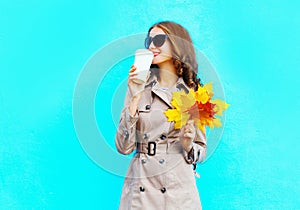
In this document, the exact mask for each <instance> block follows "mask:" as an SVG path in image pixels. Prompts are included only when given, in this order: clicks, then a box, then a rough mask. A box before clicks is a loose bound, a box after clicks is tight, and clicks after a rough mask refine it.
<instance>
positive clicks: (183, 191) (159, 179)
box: [115, 76, 206, 210]
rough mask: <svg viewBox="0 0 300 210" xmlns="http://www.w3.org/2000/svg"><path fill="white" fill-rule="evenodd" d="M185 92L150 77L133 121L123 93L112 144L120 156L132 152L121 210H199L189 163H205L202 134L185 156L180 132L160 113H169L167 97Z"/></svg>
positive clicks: (182, 85) (178, 85)
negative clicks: (176, 92)
mask: <svg viewBox="0 0 300 210" xmlns="http://www.w3.org/2000/svg"><path fill="white" fill-rule="evenodd" d="M188 90H189V88H188V87H187V86H186V84H185V83H184V81H183V79H182V78H179V79H178V81H177V83H176V84H175V85H174V86H173V87H171V88H169V89H167V90H166V89H162V88H161V87H160V85H159V83H158V82H157V78H156V77H155V76H152V77H151V78H150V79H149V80H148V82H147V83H146V85H145V90H144V92H143V94H142V97H141V100H140V103H139V106H138V111H137V113H136V114H135V116H131V115H130V114H129V110H128V104H129V100H130V98H131V96H130V94H129V92H127V94H126V98H125V103H124V108H123V110H122V113H121V118H120V122H119V126H118V131H117V134H116V140H115V143H116V147H117V150H118V151H119V152H120V153H121V154H130V153H132V152H133V151H134V150H135V151H136V153H135V155H134V157H133V159H132V161H131V163H130V167H129V170H128V172H127V175H126V178H125V182H124V186H123V190H122V196H121V201H120V206H119V209H120V210H141V209H142V210H160V209H161V210H175V209H180V210H181V209H182V210H186V209H189V210H199V209H202V207H201V203H200V197H199V194H198V190H197V187H196V182H195V177H194V172H193V167H192V166H193V165H191V163H195V162H202V161H203V160H204V158H205V155H206V138H205V134H203V133H202V132H201V131H200V130H197V132H196V137H195V139H194V142H193V151H191V152H190V153H189V154H187V152H185V151H184V149H183V148H182V146H181V143H180V141H179V132H180V130H179V129H177V130H175V129H174V122H168V121H167V118H166V116H165V114H164V113H163V112H164V111H166V110H167V109H169V108H172V105H171V103H170V102H171V99H172V92H174V91H185V92H188Z"/></svg>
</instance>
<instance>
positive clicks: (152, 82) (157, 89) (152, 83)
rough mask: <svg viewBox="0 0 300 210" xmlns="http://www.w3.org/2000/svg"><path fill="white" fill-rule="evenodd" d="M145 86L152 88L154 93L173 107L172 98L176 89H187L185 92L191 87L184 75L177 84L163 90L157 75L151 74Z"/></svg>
mask: <svg viewBox="0 0 300 210" xmlns="http://www.w3.org/2000/svg"><path fill="white" fill-rule="evenodd" d="M145 88H151V91H152V93H154V94H155V95H157V96H158V97H159V98H160V99H162V100H163V101H164V102H165V103H166V104H167V105H168V106H169V107H171V108H173V105H172V104H171V100H172V97H173V94H172V93H173V92H176V91H185V93H188V92H189V89H190V88H189V87H188V86H187V85H186V84H185V82H184V80H183V78H182V77H179V78H178V80H177V82H176V84H174V85H173V86H172V87H170V88H169V90H168V91H166V90H163V89H162V87H161V86H160V84H159V83H158V80H157V77H156V76H155V75H153V76H151V77H150V78H149V80H148V82H146V84H145Z"/></svg>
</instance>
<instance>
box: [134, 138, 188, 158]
mask: <svg viewBox="0 0 300 210" xmlns="http://www.w3.org/2000/svg"><path fill="white" fill-rule="evenodd" d="M136 151H137V152H138V153H145V154H148V155H150V156H153V155H155V154H183V147H182V145H181V143H180V142H172V143H169V144H168V143H165V144H158V143H156V142H154V141H149V142H137V144H136Z"/></svg>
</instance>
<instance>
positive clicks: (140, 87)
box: [128, 65, 145, 98]
mask: <svg viewBox="0 0 300 210" xmlns="http://www.w3.org/2000/svg"><path fill="white" fill-rule="evenodd" d="M135 71H136V67H135V66H134V65H132V66H131V68H130V70H129V75H128V89H129V91H130V95H131V97H134V98H139V97H140V96H141V93H142V92H143V91H144V87H145V83H143V84H138V83H136V82H134V79H135V78H136V76H137V75H138V74H137V73H136V72H135Z"/></svg>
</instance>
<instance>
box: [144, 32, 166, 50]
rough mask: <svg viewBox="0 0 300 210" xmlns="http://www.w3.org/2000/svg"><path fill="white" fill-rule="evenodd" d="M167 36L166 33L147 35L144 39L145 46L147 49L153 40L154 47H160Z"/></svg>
mask: <svg viewBox="0 0 300 210" xmlns="http://www.w3.org/2000/svg"><path fill="white" fill-rule="evenodd" d="M167 38H168V35H167V34H158V35H156V36H154V37H151V36H147V38H146V39H145V47H146V48H147V49H149V47H150V44H151V42H153V44H154V46H155V47H161V46H162V45H163V44H164V43H165V41H166V39H167Z"/></svg>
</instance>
